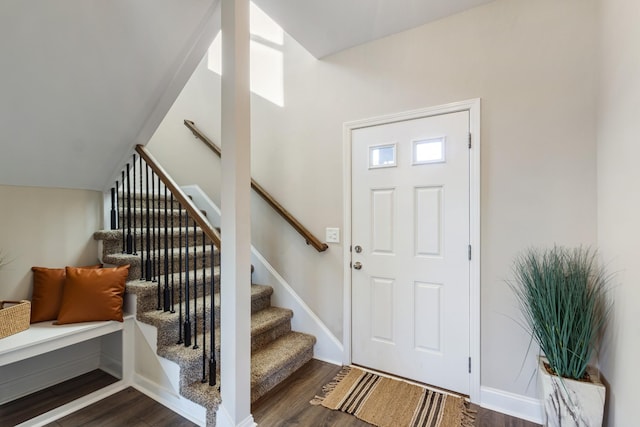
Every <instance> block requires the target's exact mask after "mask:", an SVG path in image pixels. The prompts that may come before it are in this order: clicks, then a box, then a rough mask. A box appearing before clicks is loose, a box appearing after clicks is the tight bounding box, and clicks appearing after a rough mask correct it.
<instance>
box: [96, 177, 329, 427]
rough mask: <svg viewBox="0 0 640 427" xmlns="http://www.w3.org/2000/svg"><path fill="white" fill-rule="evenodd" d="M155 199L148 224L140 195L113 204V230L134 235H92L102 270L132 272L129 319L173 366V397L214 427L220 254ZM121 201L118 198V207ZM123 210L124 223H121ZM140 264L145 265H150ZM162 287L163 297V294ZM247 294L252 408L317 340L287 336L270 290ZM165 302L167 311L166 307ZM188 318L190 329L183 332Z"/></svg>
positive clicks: (287, 323)
mask: <svg viewBox="0 0 640 427" xmlns="http://www.w3.org/2000/svg"><path fill="white" fill-rule="evenodd" d="M123 181H124V179H123ZM134 181H135V178H134ZM119 191H121V190H119ZM161 194H162V191H158V192H157V193H156V194H154V195H150V197H149V199H150V200H151V202H150V206H149V212H150V214H151V216H149V214H148V213H147V204H146V200H147V195H146V194H138V196H139V197H134V200H133V201H130V202H129V204H130V206H131V207H130V209H129V208H128V207H125V203H124V202H120V203H118V204H119V205H122V206H121V207H120V208H119V209H118V224H124V223H125V221H127V224H129V225H130V224H136V226H137V227H136V228H132V229H131V231H129V230H128V229H126V230H125V227H124V226H123V227H121V228H117V229H115V230H102V231H97V232H96V233H95V234H94V239H96V240H99V241H102V252H103V253H102V261H103V262H104V263H105V264H113V265H125V264H130V265H131V268H130V270H129V277H128V280H127V284H126V294H128V295H135V296H136V312H135V314H136V319H137V320H138V321H139V322H142V323H145V324H148V325H152V326H154V327H155V328H157V350H156V352H157V355H158V356H159V357H161V358H165V359H168V360H170V361H172V362H175V363H176V364H177V365H179V367H180V379H179V393H180V395H181V396H183V397H185V398H186V399H188V400H190V401H192V402H195V403H197V404H199V405H201V406H203V407H205V408H206V410H207V425H208V426H213V425H215V413H216V410H217V408H218V405H219V403H220V392H219V387H220V376H219V364H217V363H216V364H215V365H213V366H217V367H216V368H214V370H215V371H216V372H215V374H216V375H215V377H216V381H215V385H213V386H212V385H209V383H210V380H209V379H208V378H207V375H208V372H207V369H208V364H209V357H210V352H209V347H210V343H211V336H210V330H209V329H210V327H209V325H208V319H210V318H211V317H212V318H213V319H215V322H214V324H215V325H216V328H215V330H214V338H215V340H214V342H215V344H214V346H215V351H214V355H215V360H216V361H218V360H219V355H220V347H219V345H220V344H219V343H220V339H219V337H220V328H219V327H218V326H219V319H220V295H219V290H220V289H219V286H220V280H219V274H220V269H219V260H220V256H219V255H220V254H219V252H218V249H217V248H215V247H214V246H213V245H212V244H203V240H205V241H206V237H205V236H204V234H203V233H202V231H201V229H200V228H199V227H196V226H195V223H193V224H192V223H191V221H190V220H189V219H186V217H185V220H184V221H183V218H182V215H183V214H182V211H181V210H180V209H179V205H178V203H177V202H176V201H174V200H173V198H171V199H170V200H169V199H165V196H162V195H161ZM165 194H166V193H165ZM125 199H126V197H125V195H123V194H122V193H121V194H120V196H119V200H123V201H124V200H125ZM160 207H161V208H160ZM172 207H173V208H172ZM127 210H129V211H130V217H129V218H126V219H125V217H126V214H127ZM165 218H166V221H165ZM147 223H149V228H147ZM165 224H168V226H167V228H165V226H166V225H165ZM186 224H189V226H188V227H187V226H185V225H186ZM148 230H150V236H152V238H153V245H149V244H148V242H149V241H150V240H151V237H150V239H149V240H146V239H147V238H146V237H143V236H144V235H146V233H147V231H148ZM123 235H124V236H123ZM129 235H131V236H132V237H131V239H130V240H129V238H128V236H129ZM125 241H126V244H125ZM127 244H133V247H134V248H136V249H137V250H136V251H131V250H129V251H131V252H132V253H127V252H129V251H128V250H127V248H126V246H127ZM165 248H166V250H165ZM129 249H130V248H129ZM187 254H189V255H187ZM147 259H150V260H152V262H151V263H150V264H149V263H148V262H147V261H146V260H147ZM148 266H151V267H152V268H151V270H152V271H151V272H148V271H145V270H148ZM167 273H168V274H167ZM146 279H151V280H146ZM165 286H166V287H167V288H168V289H169V291H168V292H169V293H165V292H167V291H165ZM187 286H188V289H189V291H188V292H189V296H188V298H187ZM246 286H251V313H252V314H251V401H252V402H254V401H255V400H257V399H258V398H259V397H261V396H263V395H264V394H265V393H267V392H268V391H269V390H271V389H272V388H273V387H275V386H276V385H277V384H279V383H280V382H282V381H283V380H284V379H285V378H287V377H288V376H289V375H291V374H292V373H293V372H294V371H295V370H297V369H298V368H300V367H301V366H302V365H304V364H305V363H306V362H307V361H309V360H310V359H311V358H312V357H313V346H314V344H315V341H316V339H315V337H313V336H311V335H308V334H303V333H299V332H294V331H292V330H291V318H292V317H293V312H292V311H291V310H288V309H285V308H279V307H274V306H272V305H271V294H272V293H273V289H272V288H271V287H270V286H266V285H260V284H250V283H247V284H246ZM171 289H173V290H172V291H171ZM211 292H213V293H214V294H213V298H211ZM167 295H169V300H170V302H169V303H165V297H166V296H167ZM125 298H127V297H125ZM165 304H166V305H165ZM167 309H168V311H167ZM211 310H213V313H212V312H211ZM187 313H189V323H190V325H189V326H188V327H185V326H184V323H185V318H187ZM212 314H213V316H212ZM181 315H182V317H181ZM203 319H204V320H203ZM187 329H188V330H187ZM187 335H191V336H190V338H191V340H190V341H191V342H190V343H189V345H188V346H186V345H185V342H186V341H188V339H187V338H188V337H187ZM211 382H213V380H211Z"/></svg>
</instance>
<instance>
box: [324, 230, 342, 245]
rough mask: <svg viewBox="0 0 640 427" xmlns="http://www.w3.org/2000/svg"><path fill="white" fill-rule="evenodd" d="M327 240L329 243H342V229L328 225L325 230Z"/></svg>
mask: <svg viewBox="0 0 640 427" xmlns="http://www.w3.org/2000/svg"><path fill="white" fill-rule="evenodd" d="M325 240H326V241H327V243H340V229H339V228H331V227H327V229H326V230H325Z"/></svg>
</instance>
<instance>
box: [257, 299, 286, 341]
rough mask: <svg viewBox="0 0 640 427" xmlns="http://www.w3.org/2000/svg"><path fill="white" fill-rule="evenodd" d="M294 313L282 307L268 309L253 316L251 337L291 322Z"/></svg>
mask: <svg viewBox="0 0 640 427" xmlns="http://www.w3.org/2000/svg"><path fill="white" fill-rule="evenodd" d="M292 317H293V311H291V310H289V309H286V308H280V307H273V306H272V307H267V308H265V309H264V310H260V311H258V312H257V313H254V314H252V315H251V336H252V337H253V336H256V335H259V334H262V333H264V332H266V331H268V330H270V329H272V328H274V327H276V326H277V325H279V324H281V323H284V322H289V321H290V320H291V318H292Z"/></svg>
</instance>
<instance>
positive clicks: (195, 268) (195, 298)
mask: <svg viewBox="0 0 640 427" xmlns="http://www.w3.org/2000/svg"><path fill="white" fill-rule="evenodd" d="M197 252H198V233H197V232H196V222H195V221H193V341H194V342H193V349H194V350H195V349H197V348H199V346H198V254H197Z"/></svg>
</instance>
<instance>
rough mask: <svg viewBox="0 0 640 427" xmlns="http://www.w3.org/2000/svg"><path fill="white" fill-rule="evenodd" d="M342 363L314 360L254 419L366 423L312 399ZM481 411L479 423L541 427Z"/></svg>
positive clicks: (269, 425) (258, 407)
mask: <svg viewBox="0 0 640 427" xmlns="http://www.w3.org/2000/svg"><path fill="white" fill-rule="evenodd" d="M339 370H340V367H339V366H335V365H331V364H329V363H325V362H321V361H319V360H315V359H314V360H311V361H310V362H309V363H307V364H306V365H304V366H303V367H302V368H300V369H299V370H298V371H296V372H295V373H294V374H293V375H292V376H291V377H289V378H288V379H287V380H285V381H284V382H283V383H281V384H279V385H278V386H277V387H276V388H274V389H273V390H272V391H270V392H269V393H268V394H267V395H265V396H264V397H262V398H261V399H260V400H258V401H256V402H255V403H254V404H253V405H252V407H251V412H252V413H253V418H254V420H255V421H256V422H257V423H258V425H259V426H260V427H284V426H301V427H307V426H308V427H329V426H331V427H365V426H370V424H368V423H365V422H364V421H361V420H359V419H357V418H356V417H353V416H351V415H348V414H345V413H343V412H338V411H332V410H330V409H327V408H325V407H322V406H312V405H310V404H309V401H310V400H311V399H312V398H313V397H314V396H315V395H316V394H320V392H321V389H322V386H323V385H324V384H327V383H328V382H329V381H331V380H332V379H333V378H334V377H335V375H336V374H337V373H338V371H339ZM473 409H475V410H477V411H478V413H477V416H476V422H475V424H474V425H475V426H476V427H537V426H538V424H535V423H531V422H529V421H525V420H521V419H519V418H514V417H509V416H507V415H503V414H500V413H498V412H493V411H489V410H487V409H483V408H479V407H475V406H474V408H473Z"/></svg>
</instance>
